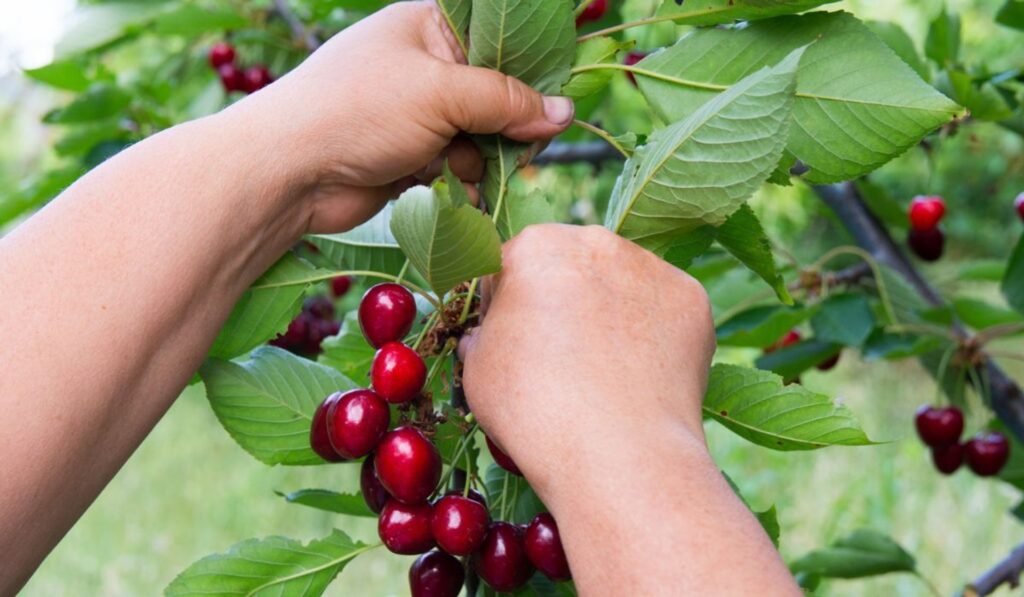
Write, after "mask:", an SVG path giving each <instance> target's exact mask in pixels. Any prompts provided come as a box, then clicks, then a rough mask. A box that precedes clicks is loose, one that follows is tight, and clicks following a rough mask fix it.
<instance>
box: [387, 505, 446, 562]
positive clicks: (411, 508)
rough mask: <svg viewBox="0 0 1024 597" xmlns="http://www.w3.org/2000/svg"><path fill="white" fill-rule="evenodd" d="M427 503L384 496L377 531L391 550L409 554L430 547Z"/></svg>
mask: <svg viewBox="0 0 1024 597" xmlns="http://www.w3.org/2000/svg"><path fill="white" fill-rule="evenodd" d="M430 510H431V508H430V504H414V505H409V504H403V503H402V502H399V501H398V500H388V501H387V503H386V504H384V509H383V510H382V511H381V513H380V520H378V521H377V534H378V535H380V540H381V541H383V542H384V545H385V547H387V548H388V549H389V550H391V551H392V552H393V553H397V554H401V555H405V556H411V555H414V554H418V553H424V552H426V551H430V550H431V549H433V548H434V536H433V535H431V534H430Z"/></svg>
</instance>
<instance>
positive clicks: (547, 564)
mask: <svg viewBox="0 0 1024 597" xmlns="http://www.w3.org/2000/svg"><path fill="white" fill-rule="evenodd" d="M523 542H524V545H525V547H526V557H527V558H529V559H530V563H531V564H533V565H534V566H536V568H537V570H540V571H541V572H543V573H544V576H547V577H548V578H550V579H551V580H553V581H555V582H558V581H562V580H569V579H570V578H572V572H570V571H569V561H568V560H567V559H566V558H565V549H563V548H562V537H561V535H559V534H558V524H557V523H555V517H554V516H551V515H550V514H548V513H547V512H544V513H542V514H538V515H537V516H536V517H535V518H534V519H533V522H531V523H530V526H528V527H527V528H526V535H525V538H524V541H523Z"/></svg>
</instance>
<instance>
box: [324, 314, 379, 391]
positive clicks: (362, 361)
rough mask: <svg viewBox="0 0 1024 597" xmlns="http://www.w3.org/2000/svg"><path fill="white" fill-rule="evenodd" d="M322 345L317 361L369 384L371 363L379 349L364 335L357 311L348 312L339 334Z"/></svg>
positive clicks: (352, 378) (348, 376) (350, 377)
mask: <svg viewBox="0 0 1024 597" xmlns="http://www.w3.org/2000/svg"><path fill="white" fill-rule="evenodd" d="M320 347H321V348H322V349H323V352H322V353H320V356H319V357H318V358H317V362H319V363H320V364H321V365H326V366H328V367H332V368H334V369H337V370H338V371H341V372H342V373H343V374H344V375H345V377H347V378H349V379H351V380H353V381H356V382H359V381H361V380H363V381H364V382H365V383H367V384H369V381H367V380H368V379H369V375H370V363H372V362H373V355H375V354H376V353H377V351H376V349H374V348H373V347H372V346H370V344H369V343H368V342H367V341H366V338H364V337H363V332H362V330H361V329H360V328H359V316H358V313H357V312H356V311H350V312H348V313H347V314H346V315H345V320H344V321H343V322H342V324H341V330H340V331H339V332H338V334H337V335H336V336H331V337H329V338H327V339H325V340H324V341H323V342H322V343H321V345H320Z"/></svg>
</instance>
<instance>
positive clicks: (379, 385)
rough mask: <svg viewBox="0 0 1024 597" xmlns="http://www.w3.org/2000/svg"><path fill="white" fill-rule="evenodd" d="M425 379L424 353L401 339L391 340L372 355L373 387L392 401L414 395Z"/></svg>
mask: <svg viewBox="0 0 1024 597" xmlns="http://www.w3.org/2000/svg"><path fill="white" fill-rule="evenodd" d="M426 381H427V365H426V363H424V362H423V357H421V356H420V355H418V354H416V351H415V350H413V349H411V348H409V347H408V346H406V345H405V344H402V343H401V342H388V343H387V344H385V345H384V346H381V347H380V350H378V351H377V354H376V355H374V356H373V363H372V364H371V365H370V382H371V383H372V384H373V389H374V391H376V392H377V394H378V395H379V396H380V397H381V398H383V399H384V400H387V401H388V402H390V403H392V404H401V403H403V402H409V401H410V400H413V399H415V398H416V397H417V396H419V395H420V392H421V391H423V384H424V383H426Z"/></svg>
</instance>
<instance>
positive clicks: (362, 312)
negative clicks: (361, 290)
mask: <svg viewBox="0 0 1024 597" xmlns="http://www.w3.org/2000/svg"><path fill="white" fill-rule="evenodd" d="M415 321H416V299H414V298H413V296H412V293H411V292H409V291H408V290H406V289H405V287H404V286H402V285H401V284H391V283H388V284H378V285H376V286H374V287H373V288H371V289H369V290H367V291H366V294H364V295H363V300H362V302H360V303H359V327H360V328H362V330H363V336H366V340H367V341H368V342H369V343H370V344H371V345H372V346H373V347H374V348H380V347H381V346H384V345H385V344H387V343H388V342H395V341H397V340H401V339H402V338H405V336H406V334H408V333H409V330H411V329H412V324H413V322H415Z"/></svg>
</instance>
